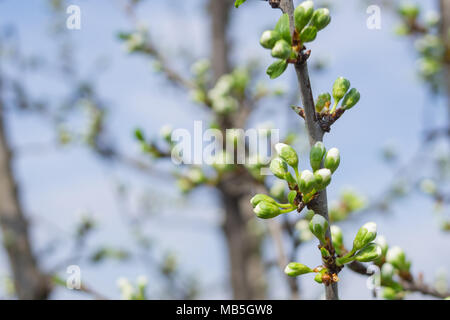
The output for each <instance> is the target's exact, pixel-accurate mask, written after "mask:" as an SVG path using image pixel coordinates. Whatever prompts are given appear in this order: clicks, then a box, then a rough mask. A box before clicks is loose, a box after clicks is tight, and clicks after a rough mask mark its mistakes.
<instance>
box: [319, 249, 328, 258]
mask: <svg viewBox="0 0 450 320" xmlns="http://www.w3.org/2000/svg"><path fill="white" fill-rule="evenodd" d="M320 254H321V255H322V257H324V258H328V257H329V256H330V251H328V250H327V249H326V248H324V247H322V248H320Z"/></svg>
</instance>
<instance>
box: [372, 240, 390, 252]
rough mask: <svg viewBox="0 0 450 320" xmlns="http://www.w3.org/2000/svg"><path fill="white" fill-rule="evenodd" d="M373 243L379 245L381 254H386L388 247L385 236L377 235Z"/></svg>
mask: <svg viewBox="0 0 450 320" xmlns="http://www.w3.org/2000/svg"><path fill="white" fill-rule="evenodd" d="M375 243H376V244H377V245H379V246H380V248H381V252H382V253H383V256H386V253H387V251H388V249H389V246H388V243H387V241H386V238H385V237H383V236H378V237H377V238H376V239H375Z"/></svg>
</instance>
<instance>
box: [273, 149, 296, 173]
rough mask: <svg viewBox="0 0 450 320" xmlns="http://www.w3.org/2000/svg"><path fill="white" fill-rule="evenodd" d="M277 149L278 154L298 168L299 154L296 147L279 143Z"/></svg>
mask: <svg viewBox="0 0 450 320" xmlns="http://www.w3.org/2000/svg"><path fill="white" fill-rule="evenodd" d="M275 150H276V151H277V153H278V156H279V157H280V158H281V159H283V160H284V161H286V163H287V164H288V165H290V166H291V167H292V168H297V166H298V156H297V152H295V150H294V148H292V147H291V146H289V145H287V144H284V143H277V144H276V145H275Z"/></svg>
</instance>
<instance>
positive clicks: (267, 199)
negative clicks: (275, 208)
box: [250, 193, 277, 208]
mask: <svg viewBox="0 0 450 320" xmlns="http://www.w3.org/2000/svg"><path fill="white" fill-rule="evenodd" d="M262 201H265V202H269V203H272V204H274V205H276V204H277V203H276V201H275V200H274V199H272V198H271V197H269V196H268V195H266V194H262V193H258V194H257V195H255V196H254V197H253V198H251V199H250V203H251V204H252V206H253V208H254V207H256V206H257V205H258V203H260V202H262Z"/></svg>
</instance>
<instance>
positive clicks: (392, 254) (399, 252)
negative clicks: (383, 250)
mask: <svg viewBox="0 0 450 320" xmlns="http://www.w3.org/2000/svg"><path fill="white" fill-rule="evenodd" d="M386 261H387V262H389V263H390V264H392V265H393V266H394V267H395V268H397V269H398V270H400V271H409V268H410V266H411V263H410V262H408V261H406V255H405V252H404V251H403V249H402V248H400V247H397V246H395V247H392V248H389V250H388V252H387V254H386Z"/></svg>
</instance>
